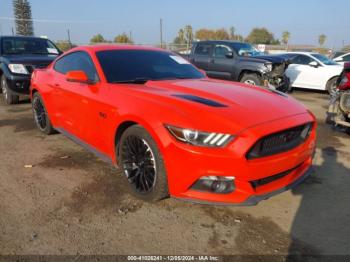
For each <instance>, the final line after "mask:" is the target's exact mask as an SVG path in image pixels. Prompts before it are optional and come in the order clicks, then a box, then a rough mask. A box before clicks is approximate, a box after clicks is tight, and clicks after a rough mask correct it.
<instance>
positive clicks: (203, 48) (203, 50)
mask: <svg viewBox="0 0 350 262" xmlns="http://www.w3.org/2000/svg"><path fill="white" fill-rule="evenodd" d="M210 51H211V45H206V44H199V45H197V47H196V50H195V52H194V53H195V54H196V55H202V56H209V55H210Z"/></svg>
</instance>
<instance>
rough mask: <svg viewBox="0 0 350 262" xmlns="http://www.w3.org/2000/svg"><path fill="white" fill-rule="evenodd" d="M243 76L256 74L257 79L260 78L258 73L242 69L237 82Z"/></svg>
mask: <svg viewBox="0 0 350 262" xmlns="http://www.w3.org/2000/svg"><path fill="white" fill-rule="evenodd" d="M245 74H257V75H258V76H259V77H261V73H260V72H259V71H255V70H251V69H243V70H242V71H241V72H240V73H239V77H238V81H241V79H242V77H243V76H244V75H245Z"/></svg>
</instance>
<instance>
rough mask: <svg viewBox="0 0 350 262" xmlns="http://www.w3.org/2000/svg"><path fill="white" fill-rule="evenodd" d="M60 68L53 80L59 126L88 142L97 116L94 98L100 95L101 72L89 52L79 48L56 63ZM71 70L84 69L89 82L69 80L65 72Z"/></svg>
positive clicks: (55, 66) (57, 68) (56, 66)
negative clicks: (94, 110)
mask: <svg viewBox="0 0 350 262" xmlns="http://www.w3.org/2000/svg"><path fill="white" fill-rule="evenodd" d="M54 69H55V70H56V71H57V74H56V76H55V77H56V79H55V83H54V89H55V91H54V92H55V93H56V102H55V104H56V107H57V110H56V112H58V113H57V114H58V117H59V119H60V128H61V129H63V131H65V132H67V133H69V134H71V135H73V136H75V137H77V138H79V139H81V140H83V141H85V142H87V141H89V140H90V139H89V138H90V137H91V132H93V130H91V129H92V126H91V123H94V120H95V121H96V119H94V118H97V116H95V115H94V114H91V112H90V111H91V110H92V109H93V108H95V107H93V106H91V101H94V100H95V99H96V96H97V94H98V87H97V85H98V84H96V83H97V82H98V79H99V77H98V74H97V72H96V69H95V66H94V64H93V62H92V60H91V57H90V56H89V54H88V53H86V52H83V51H78V52H74V53H70V54H68V55H66V56H64V57H63V58H61V59H60V60H58V61H57V62H56V64H55V65H54ZM69 71H83V72H85V74H86V75H87V76H88V78H89V80H90V81H89V82H90V83H77V82H71V81H67V79H66V75H65V74H66V73H67V72H69Z"/></svg>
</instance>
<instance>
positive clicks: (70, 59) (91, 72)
mask: <svg viewBox="0 0 350 262" xmlns="http://www.w3.org/2000/svg"><path fill="white" fill-rule="evenodd" d="M54 69H55V70H56V71H58V72H60V73H62V74H66V73H67V72H69V71H77V70H79V71H84V72H85V73H86V75H87V76H88V78H89V80H93V81H97V80H98V75H97V72H96V69H95V66H94V63H93V62H92V60H91V58H90V56H89V55H88V54H87V53H85V52H75V53H71V54H68V55H66V56H64V57H62V58H61V59H59V60H58V61H57V62H56V63H55V66H54Z"/></svg>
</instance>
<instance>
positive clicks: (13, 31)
mask: <svg viewBox="0 0 350 262" xmlns="http://www.w3.org/2000/svg"><path fill="white" fill-rule="evenodd" d="M11 30H12V35H15V30H14V29H13V27H11Z"/></svg>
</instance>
